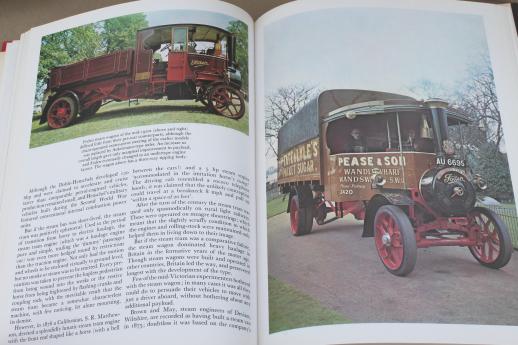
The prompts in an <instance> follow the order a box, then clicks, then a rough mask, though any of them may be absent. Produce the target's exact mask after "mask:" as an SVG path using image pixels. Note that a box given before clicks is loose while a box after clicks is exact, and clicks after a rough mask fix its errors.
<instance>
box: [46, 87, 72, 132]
mask: <svg viewBox="0 0 518 345" xmlns="http://www.w3.org/2000/svg"><path fill="white" fill-rule="evenodd" d="M77 111H78V104H77V101H76V100H75V99H74V98H73V97H72V96H70V95H63V96H59V97H57V98H56V99H55V100H54V101H52V103H51V105H50V106H49V108H48V110H47V123H48V124H49V127H50V128H54V129H57V128H63V127H66V126H68V125H69V124H71V123H72V121H74V119H75V118H76V117H77Z"/></svg>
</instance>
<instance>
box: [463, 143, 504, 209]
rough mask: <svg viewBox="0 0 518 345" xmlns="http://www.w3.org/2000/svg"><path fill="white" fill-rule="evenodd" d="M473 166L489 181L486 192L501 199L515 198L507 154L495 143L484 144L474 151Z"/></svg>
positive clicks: (475, 171) (477, 172)
mask: <svg viewBox="0 0 518 345" xmlns="http://www.w3.org/2000/svg"><path fill="white" fill-rule="evenodd" d="M472 154H474V155H475V156H476V157H473V158H474V159H473V161H472V162H471V167H472V169H473V172H474V173H476V174H480V175H481V176H482V178H484V179H485V180H486V181H487V184H488V188H487V190H486V191H485V193H484V194H486V195H488V196H490V197H492V198H495V199H497V200H500V201H509V200H513V186H512V184H511V173H510V172H509V163H508V161H507V155H506V154H505V153H503V152H501V151H500V150H499V149H498V146H496V144H495V143H492V142H489V143H486V144H484V145H482V146H481V147H480V148H479V149H478V151H475V152H472Z"/></svg>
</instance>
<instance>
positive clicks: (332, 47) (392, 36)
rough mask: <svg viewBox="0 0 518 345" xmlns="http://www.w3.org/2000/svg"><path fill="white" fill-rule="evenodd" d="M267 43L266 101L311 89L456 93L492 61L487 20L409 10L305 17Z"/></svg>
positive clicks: (273, 31) (275, 27)
mask: <svg viewBox="0 0 518 345" xmlns="http://www.w3.org/2000/svg"><path fill="white" fill-rule="evenodd" d="M264 41H265V93H266V94H270V93H272V92H274V91H275V90H276V89H277V88H279V87H282V86H288V85H292V84H306V85H315V86H317V87H319V88H320V89H321V90H326V89H331V88H359V89H370V90H379V91H387V92H395V93H402V94H407V95H409V96H416V95H415V94H414V95H413V94H411V93H410V92H409V89H410V88H412V87H413V86H415V85H416V83H418V82H419V81H421V80H428V81H430V82H432V83H434V84H437V85H441V86H442V87H443V88H445V89H451V90H454V89H455V87H456V85H458V84H459V83H461V82H462V81H463V80H465V79H466V78H467V77H468V73H467V69H468V66H470V65H477V64H481V63H482V61H483V58H484V56H487V54H488V48H487V42H486V37H485V32H484V26H483V20H482V18H481V17H480V16H475V15H465V14H452V13H442V12H430V11H417V10H402V9H373V8H369V9H366V8H341V9H327V10H320V11H312V12H307V13H302V14H298V15H295V16H291V17H287V18H284V19H281V20H279V21H277V22H274V23H272V24H270V25H268V26H267V27H266V28H265V40H264ZM441 96H442V95H441Z"/></svg>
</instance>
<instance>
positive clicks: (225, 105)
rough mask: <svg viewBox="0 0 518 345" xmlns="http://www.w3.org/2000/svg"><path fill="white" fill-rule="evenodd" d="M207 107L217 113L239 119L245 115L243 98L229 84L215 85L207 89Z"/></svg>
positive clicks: (239, 92)
mask: <svg viewBox="0 0 518 345" xmlns="http://www.w3.org/2000/svg"><path fill="white" fill-rule="evenodd" d="M208 108H209V110H211V111H213V112H215V113H216V114H218V115H221V116H225V117H228V118H230V119H234V120H239V119H240V118H242V117H243V115H245V108H246V105H245V98H244V97H243V95H242V94H241V91H239V90H237V89H234V88H233V87H231V86H227V85H224V84H221V85H216V86H214V87H213V88H212V89H210V91H209V99H208Z"/></svg>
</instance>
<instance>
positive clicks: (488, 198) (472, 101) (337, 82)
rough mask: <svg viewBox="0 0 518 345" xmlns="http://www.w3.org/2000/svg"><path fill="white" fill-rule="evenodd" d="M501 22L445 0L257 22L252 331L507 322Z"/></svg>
mask: <svg viewBox="0 0 518 345" xmlns="http://www.w3.org/2000/svg"><path fill="white" fill-rule="evenodd" d="M515 37H516V31H515V28H514V23H513V20H512V13H511V8H510V6H508V5H488V4H479V3H469V2H461V1H434V2H433V3H432V2H431V1H430V2H424V1H423V2H419V3H415V2H411V1H391V2H390V3H389V2H383V1H347V2H343V1H340V2H339V1H328V2H326V3H325V4H322V3H317V2H316V1H300V2H296V3H291V4H288V5H284V6H281V7H279V8H277V9H274V10H272V11H270V12H269V13H267V14H266V15H264V16H263V17H261V18H260V19H259V20H258V21H257V23H256V90H257V93H256V99H257V103H256V104H257V108H256V111H257V112H256V113H257V114H259V115H258V117H257V124H256V126H257V139H258V140H257V142H258V145H257V146H256V149H257V150H258V151H257V155H256V156H257V157H258V158H257V165H256V166H257V175H256V176H257V186H256V187H257V190H258V201H257V205H258V206H257V208H258V214H257V219H258V236H259V237H258V274H259V275H258V282H259V304H258V305H259V317H258V319H259V321H260V324H259V343H260V344H285V343H287V342H290V343H297V344H315V343H323V344H324V343H325V344H328V343H365V342H368V343H423V342H426V343H437V344H445V343H463V344H487V343H492V344H494V343H496V344H507V343H513V342H514V341H516V339H518V327H517V326H518V314H516V309H517V307H518V298H517V297H516V291H517V290H518V255H517V254H516V251H515V249H516V248H518V216H517V212H516V207H515V199H514V198H515V197H514V196H515V195H516V191H517V190H518V189H517V186H518V182H516V178H515V179H512V177H513V176H514V177H516V176H518V165H517V164H518V152H517V151H516V147H518V138H517V137H516V135H513V128H516V125H517V124H518V123H517V119H516V108H517V105H518V104H517V103H518V102H517V101H516V99H517V97H516V95H517V94H518V82H517V81H518V59H517V54H516V45H515V39H516V38H515ZM261 138H264V140H261ZM263 157H264V159H263ZM513 186H514V188H513Z"/></svg>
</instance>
